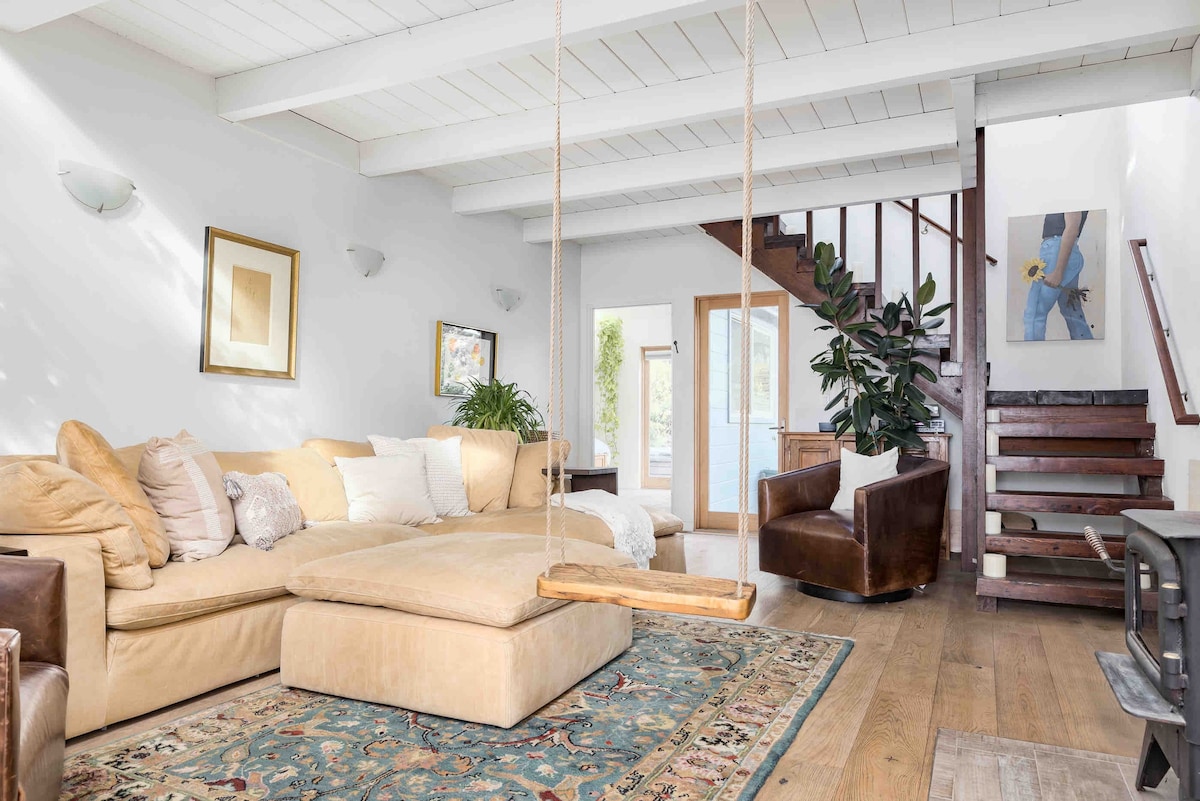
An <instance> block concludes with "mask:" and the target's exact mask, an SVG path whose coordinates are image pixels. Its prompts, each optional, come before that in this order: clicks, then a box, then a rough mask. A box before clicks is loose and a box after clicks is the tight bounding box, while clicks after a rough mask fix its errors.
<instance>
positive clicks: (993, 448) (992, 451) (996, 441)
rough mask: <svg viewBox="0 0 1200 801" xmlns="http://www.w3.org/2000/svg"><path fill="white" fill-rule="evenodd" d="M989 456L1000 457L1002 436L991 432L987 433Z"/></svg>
mask: <svg viewBox="0 0 1200 801" xmlns="http://www.w3.org/2000/svg"><path fill="white" fill-rule="evenodd" d="M987 455H988V456H999V455H1000V435H999V434H997V433H996V432H995V431H991V430H989V431H988V432H987Z"/></svg>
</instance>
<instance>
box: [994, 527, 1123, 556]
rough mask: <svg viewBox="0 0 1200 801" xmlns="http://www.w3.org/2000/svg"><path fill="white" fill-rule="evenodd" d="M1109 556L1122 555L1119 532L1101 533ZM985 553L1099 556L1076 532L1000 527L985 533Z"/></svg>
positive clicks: (1121, 538) (1121, 536)
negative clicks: (999, 530) (998, 530)
mask: <svg viewBox="0 0 1200 801" xmlns="http://www.w3.org/2000/svg"><path fill="white" fill-rule="evenodd" d="M1102 536H1103V539H1104V544H1105V545H1106V546H1107V547H1108V552H1109V555H1110V556H1112V558H1113V559H1123V558H1124V557H1125V536H1124V535H1122V534H1105V535H1102ZM985 550H986V551H987V553H1002V554H1007V555H1009V556H1057V557H1068V558H1073V559H1099V557H1098V556H1096V552H1095V551H1094V550H1092V546H1091V545H1089V544H1088V543H1087V540H1085V539H1084V538H1083V534H1081V533H1080V532H1078V531H1027V530H1022V529H1002V530H1001V532H1000V533H999V534H988V535H987V539H986V540H985Z"/></svg>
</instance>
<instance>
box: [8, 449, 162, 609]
mask: <svg viewBox="0 0 1200 801" xmlns="http://www.w3.org/2000/svg"><path fill="white" fill-rule="evenodd" d="M0 531H3V532H6V533H10V534H75V535H79V536H84V537H92V538H94V539H96V540H98V541H99V542H100V559H101V561H102V562H103V564H104V583H105V585H106V586H109V587H114V588H116V589H119V590H145V589H149V588H150V587H152V586H154V577H153V576H152V575H151V573H150V561H149V559H147V557H146V546H145V545H144V544H143V543H142V538H141V536H139V535H138V532H137V529H136V528H135V527H134V525H133V521H132V520H130V519H129V515H128V514H126V512H125V510H124V509H122V508H121V504H119V503H117V501H116V500H115V499H114V498H113V497H112V496H111V495H109V494H108V493H106V492H105V491H104V490H102V489H100V487H99V486H97V485H96V484H95V483H93V482H91V481H89V480H87V479H86V478H84V477H83V476H81V475H79V474H78V473H76V472H75V471H74V470H71V469H70V468H69V467H66V466H64V465H60V464H57V463H55V462H42V461H30V462H18V463H16V464H11V465H9V466H8V467H4V468H0Z"/></svg>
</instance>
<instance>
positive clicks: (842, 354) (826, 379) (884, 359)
mask: <svg viewBox="0 0 1200 801" xmlns="http://www.w3.org/2000/svg"><path fill="white" fill-rule="evenodd" d="M814 256H815V261H816V268H815V271H814V273H813V283H814V285H815V286H816V288H817V290H818V291H819V292H821V294H823V295H824V296H825V298H824V299H823V300H822V301H821V302H820V303H819V304H817V305H816V306H814V307H813V310H814V311H815V312H816V313H817V316H818V317H820V318H821V319H822V320H823V321H824V324H823V325H819V326H817V328H816V330H818V331H833V332H834V336H833V338H832V339H830V340H829V344H828V345H827V346H826V348H825V350H823V351H821V352H820V353H818V354H817V355H816V356H814V357H813V359H812V362H811V366H812V369H813V370H814V371H815V372H816V373H817V374H818V375H820V376H821V390H822V392H830V391H835V390H836V394H835V395H834V396H833V399H832V400H830V401H829V403H828V404H827V405H826V407H825V408H826V410H830V409H833V408H834V407H836V406H838V405H841V406H842V408H841V409H839V410H838V411H837V412H835V413H834V414H833V416H832V417H831V418H830V422H831V423H833V424H834V426H835V427H836V428H835V431H836V435H837V436H839V437H840V436H842V435H843V434H845V433H846V432H847V431H849V430H850V429H851V428H853V429H854V438H855V450H856V451H857V452H858V453H861V454H866V455H877V454H880V453H883V452H884V451H886V450H889V449H891V448H913V449H916V450H925V443H924V441H922V439H921V437H920V435H919V434H918V433H917V430H916V428H917V425H918V424H919V423H924V422H928V421H929V419H930V413H929V409H928V408H927V407H926V405H925V401H926V395H925V393H924V392H923V391H922V390H921V389H920V388H919V387H918V386H917V385H916V383H915V382H916V379H917V377H918V376H920V377H921V378H924V379H925V380H927V381H930V382H936V381H937V380H938V376H937V373H936V372H935V371H933V370H932V369H930V368H929V366H928V365H925V364H922V363H921V361H920V360H919V358H920V357H922V356H937V355H938V353H937V351H935V350H928V349H925V348H923V347H922V346H921V340H922V338H923V337H925V336H926V335H928V334H929V332H931V331H934V330H936V329H938V328H940V327H941V326H942V325H943V324H944V323H945V320H944V319H943V318H942V317H940V316H939V315H941V314H944V313H945V312H946V311H947V310H948V309H950V308H951V305H952V304H950V303H945V304H942V305H940V306H936V307H934V308H931V309H926V308H925V307H926V306H927V305H928V304H929V303H930V302H932V301H933V298H934V296H935V295H936V294H937V284H936V283H935V282H934V280H933V275H932V274H930V275H928V276H926V278H925V281H924V282H923V283H922V284H921V285H920V286H919V287H918V288H917V292H916V296H917V297H916V301H917V302H916V306H915V307H914V305H913V303H912V301H911V300H910V299H909V297H908V295H907V293H906V294H904V295H902V296H901V298H900V300H899V301H892V302H889V303H888V304H887V305H886V306H884V307H883V308H882V309H879V310H875V311H870V312H869V313H868V314H867V315H866V318H865V319H864V316H863V314H862V312H861V310H860V308H859V307H860V305H861V304H860V302H859V293H858V290H857V289H856V288H855V287H854V273H853V272H852V271H850V270H847V269H846V266H845V264H844V263H843V261H842V259H841V258H839V257H838V256H837V254H836V252H835V250H834V247H833V245H832V244H830V243H828V242H820V243H818V244H817V246H816V248H815V249H814Z"/></svg>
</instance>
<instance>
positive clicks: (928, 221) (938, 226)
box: [892, 200, 996, 264]
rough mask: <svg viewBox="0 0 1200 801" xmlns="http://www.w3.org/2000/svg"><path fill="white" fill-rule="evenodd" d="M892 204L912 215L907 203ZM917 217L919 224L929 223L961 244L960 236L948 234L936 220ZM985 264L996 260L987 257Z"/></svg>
mask: <svg viewBox="0 0 1200 801" xmlns="http://www.w3.org/2000/svg"><path fill="white" fill-rule="evenodd" d="M892 202H893V203H895V204H896V205H897V206H899V207H900V208H902V209H904V210H905V211H907V212H908V213H909V214H912V213H913V207H912V206H910V205H908V204H907V203H905V202H904V201H903V200H894V201H892ZM919 216H920V218H921V222H924V223H929V225H930V227H932V228H936V229H937V230H939V231H941V232H942V233H943V234H945V235H946V236H948V237H951V238H953V239H957V240H958V244H960V245H961V244H962V243H963V239H962V237H961V236H955V235H954V234H952V233H950V232H949V231H947V230H946V227H945V226H944V225H942V224H941V223H940V222H938V221H937V220H931V219H929V218H928V217H926V216H925V215H924V214H921V215H919ZM987 262H988V264H996V260H995V259H994V258H992V257H991V256H988V257H987Z"/></svg>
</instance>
